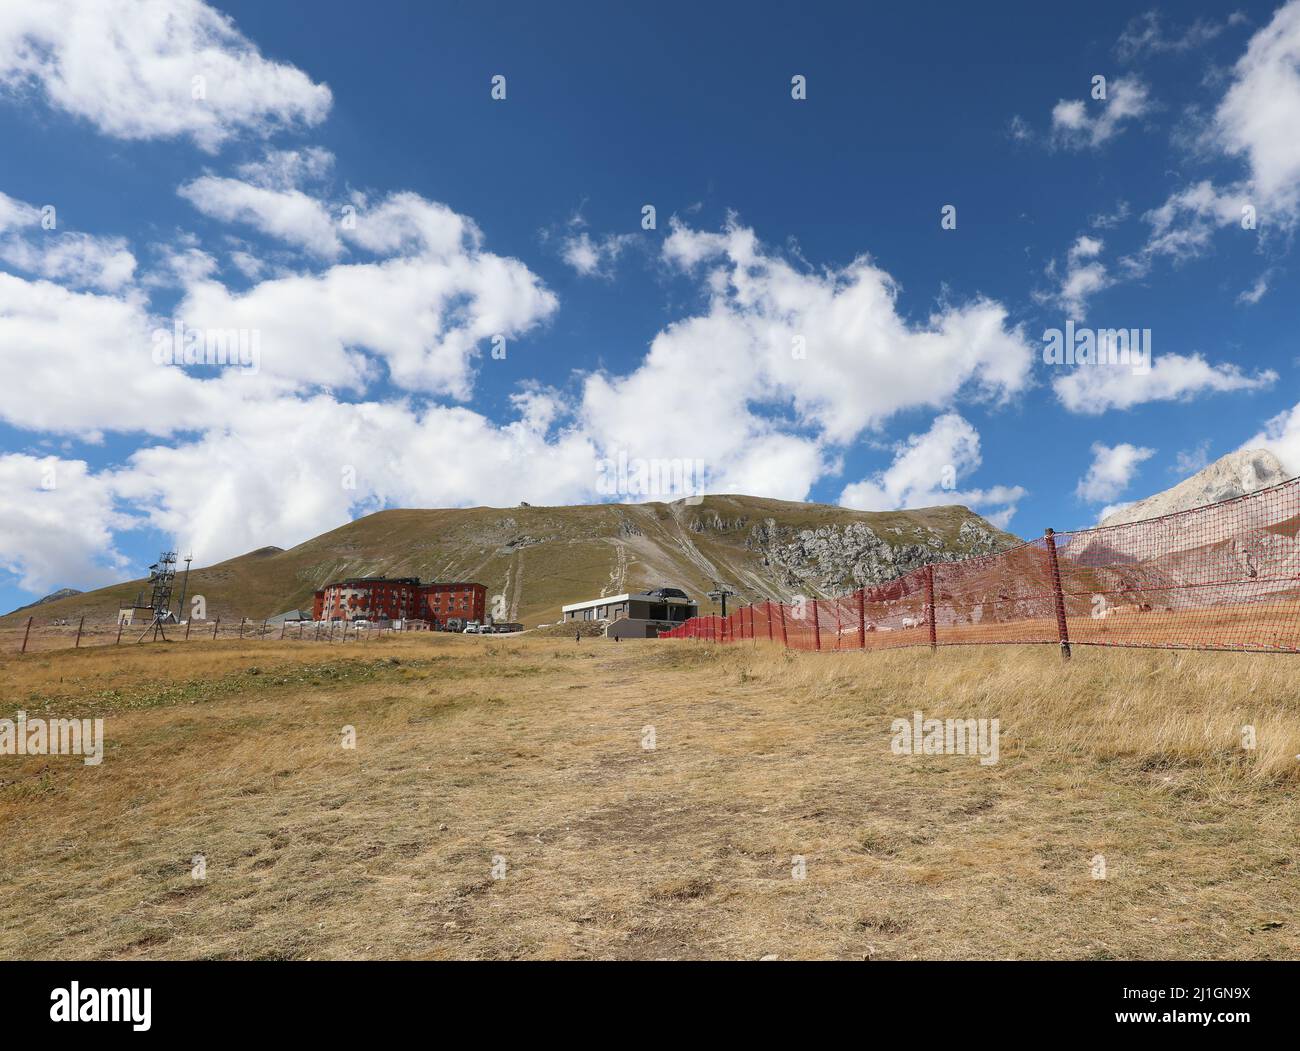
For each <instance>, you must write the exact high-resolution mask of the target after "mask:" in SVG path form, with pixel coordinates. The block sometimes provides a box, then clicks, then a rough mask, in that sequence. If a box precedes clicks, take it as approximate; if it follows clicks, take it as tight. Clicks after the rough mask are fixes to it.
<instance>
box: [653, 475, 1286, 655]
mask: <svg viewBox="0 0 1300 1051" xmlns="http://www.w3.org/2000/svg"><path fill="white" fill-rule="evenodd" d="M1298 533H1300V478H1293V479H1291V480H1290V481H1287V482H1282V483H1281V484H1279V485H1275V486H1272V487H1271V488H1268V489H1263V490H1260V491H1259V492H1257V493H1251V494H1250V495H1248V496H1242V497H1238V498H1236V499H1233V500H1225V501H1222V502H1220V503H1217V504H1209V505H1207V506H1205V507H1198V508H1194V509H1192V510H1189V511H1179V512H1177V513H1175V514H1171V515H1165V516H1163V517H1161V518H1152V519H1147V520H1146V521H1141V522H1131V523H1127V524H1124V525H1115V526H1098V527H1097V528H1095V529H1082V530H1077V531H1074V532H1067V533H1055V532H1053V531H1052V530H1050V529H1049V530H1048V531H1047V532H1046V533H1045V534H1044V535H1043V536H1042V537H1041V538H1039V539H1037V540H1032V541H1029V542H1028V543H1024V544H1020V545H1018V546H1016V547H1013V548H1010V549H1009V550H1006V551H1002V552H999V553H998V554H995V555H983V556H980V557H977V558H969V559H964V560H962V561H960V562H936V563H933V564H931V565H927V566H922V567H921V568H920V569H917V570H914V571H913V572H911V573H908V574H907V575H906V576H902V577H899V578H898V579H896V580H891V581H889V582H888V583H885V584H880V585H877V586H874V587H866V588H860V589H859V590H857V591H854V592H852V593H850V594H848V595H843V596H838V597H829V598H812V597H806V598H805V597H803V596H795V597H794V598H793V599H792V600H791V601H789V602H784V603H776V602H773V601H770V600H763V601H761V602H758V603H756V604H754V605H752V606H746V607H743V608H741V609H740V610H737V611H735V612H733V613H731V614H730V615H729V616H728V617H727V618H725V619H723V618H721V617H715V616H706V617H695V618H693V619H691V620H688V621H687V622H686V623H684V624H682V625H681V626H680V627H677V628H674V629H673V630H672V631H668V632H664V633H662V634H661V635H660V636H659V637H660V638H679V639H707V640H709V641H717V642H733V641H741V640H746V641H747V640H750V639H753V640H771V641H773V642H780V643H783V644H784V645H785V646H787V647H789V648H791V649H807V650H841V649H888V648H895V647H900V646H926V645H928V646H931V647H936V646H956V645H969V644H989V643H1043V644H1051V645H1059V646H1060V647H1061V651H1062V653H1063V654H1064V655H1065V656H1067V657H1068V656H1069V654H1070V647H1071V646H1140V647H1161V648H1171V649H1225V650H1244V651H1252V652H1268V653H1297V652H1300V536H1298Z"/></svg>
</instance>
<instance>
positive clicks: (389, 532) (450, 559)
mask: <svg viewBox="0 0 1300 1051" xmlns="http://www.w3.org/2000/svg"><path fill="white" fill-rule="evenodd" d="M855 524H856V525H859V526H866V527H868V528H869V529H870V530H871V531H872V533H874V534H875V535H876V536H877V537H879V538H880V540H881V541H883V542H885V543H887V544H889V545H891V546H894V547H896V548H898V549H900V550H901V549H904V548H907V547H908V546H909V545H910V546H911V547H912V548H922V549H924V550H923V556H924V558H925V560H927V561H928V560H930V557H940V556H944V557H955V556H957V555H961V554H965V553H968V552H969V551H970V550H972V539H971V538H972V536H973V535H976V534H978V536H980V537H982V538H986V539H985V540H984V541H983V542H985V543H986V544H989V543H991V544H992V545H994V546H1006V545H1008V544H1012V543H1015V542H1016V541H1015V538H1014V537H1012V536H1010V535H1009V534H1007V533H1004V532H1002V531H1001V530H998V529H995V528H994V527H993V526H991V525H989V523H987V522H986V521H984V519H982V518H980V517H979V516H978V515H976V514H974V513H973V512H971V511H969V510H967V509H966V508H964V507H957V506H951V507H931V508H925V509H922V510H916V511H898V512H863V511H851V510H848V509H846V508H842V507H833V506H829V505H825V504H806V503H794V502H789V501H784V500H767V499H761V498H757V497H750V496H708V497H704V498H703V499H702V501H701V502H700V503H699V504H696V505H688V504H685V503H682V502H678V503H671V504H665V503H648V504H598V505H593V506H575V507H512V508H493V507H472V508H456V509H443V510H392V511H380V512H378V513H377V514H373V515H369V516H367V517H365V518H361V519H358V520H356V521H354V522H349V523H348V524H347V525H345V526H341V527H340V528H338V529H335V530H332V531H331V532H328V533H325V534H323V535H321V536H318V537H316V538H315V539H313V540H309V541H307V542H306V543H303V544H299V545H298V546H297V547H294V548H291V549H290V550H287V551H283V550H280V549H279V548H273V547H268V548H263V549H261V550H259V551H254V552H251V553H249V554H246V555H241V556H240V557H238V558H233V559H230V560H229V561H227V562H222V563H220V564H218V565H215V566H211V567H208V568H203V569H196V570H194V571H193V572H192V573H191V575H190V583H189V594H190V595H202V596H203V597H204V598H205V599H206V601H207V605H208V617H209V619H211V618H213V617H217V616H220V617H222V618H224V619H227V620H230V619H235V618H239V617H249V618H253V619H261V618H263V617H268V616H274V615H275V614H277V613H282V612H284V611H286V610H289V609H294V608H310V606H311V598H312V592H313V591H314V590H315V589H316V588H318V587H320V586H321V585H323V584H325V583H327V582H329V581H331V580H336V579H339V578H341V577H346V576H370V575H379V574H383V575H387V576H419V577H421V578H423V579H425V580H432V579H437V580H472V581H477V582H479V583H482V584H484V585H485V586H486V587H487V589H488V594H489V596H494V595H503V596H505V604H506V612H507V615H508V616H507V619H509V620H520V621H523V622H524V623H525V624H527V625H528V626H530V627H532V626H534V625H535V624H538V623H543V622H551V621H554V620H557V619H558V618H559V616H560V607H561V606H562V605H563V604H565V603H568V602H577V601H582V600H583V599H588V598H596V597H599V596H601V595H606V594H617V593H619V592H621V591H625V590H633V589H637V588H641V587H652V586H658V585H661V584H670V585H673V586H676V587H681V588H684V589H685V590H686V591H687V592H688V593H689V594H691V595H692V596H693V597H695V598H697V599H701V598H702V597H703V595H704V592H705V591H707V590H708V589H709V587H710V581H711V580H713V579H722V580H725V581H727V582H728V583H730V584H731V585H732V586H733V587H734V588H735V589H736V591H737V592H738V593H739V595H740V599H741V600H742V601H750V600H755V599H762V598H778V597H779V598H788V597H789V596H790V594H791V593H793V592H795V591H800V592H803V593H808V594H814V595H825V594H829V593H830V591H832V590H834V589H837V588H852V587H855V586H857V584H858V583H861V581H855V580H854V579H852V576H851V573H849V572H848V570H847V569H846V568H845V566H844V565H843V564H842V563H843V559H842V558H841V559H840V560H839V561H838V562H836V561H835V560H832V561H831V562H829V563H827V564H825V565H822V566H815V565H811V564H809V565H808V566H806V567H804V568H803V569H802V570H800V569H799V567H798V565H797V564H796V566H795V569H794V570H792V569H791V567H790V566H788V565H785V566H783V565H780V564H777V563H775V562H773V561H772V559H771V558H770V557H769V556H770V555H771V544H772V543H775V544H777V545H778V547H779V546H781V545H782V544H788V543H790V542H791V541H792V540H797V535H798V533H799V532H800V531H805V530H807V531H813V532H816V531H818V530H822V531H826V532H827V533H828V534H829V535H832V539H833V540H834V538H835V537H838V536H841V535H843V531H844V530H845V529H847V528H849V527H852V526H854V525H855ZM963 525H965V526H966V529H967V531H966V533H965V534H963V533H962V527H963ZM972 531H974V532H972ZM765 543H767V544H768V547H767V549H765V548H764V544H765ZM841 546H842V545H841ZM199 554H200V556H201V554H202V553H201V552H199ZM789 557H790V558H792V559H794V561H795V562H796V563H798V562H799V559H800V555H799V553H798V552H797V551H796V552H795V553H794V554H793V555H790V556H789ZM887 570H888V567H886V568H885V571H886V575H893V574H892V573H888V572H887ZM142 587H144V585H143V583H142V582H141V581H139V580H136V581H130V582H127V583H124V584H119V585H114V586H112V587H108V588H102V589H100V590H98V591H90V592H86V593H84V594H78V595H73V596H70V597H68V598H64V599H59V600H57V601H53V602H48V603H45V604H43V605H41V606H40V607H38V608H37V610H35V611H31V610H29V611H28V612H27V613H15V614H10V615H9V617H7V618H0V624H3V623H5V622H8V624H9V625H10V626H12V625H13V624H15V623H16V622H17V621H19V620H25V619H26V616H27V615H28V614H29V613H32V612H35V613H37V614H38V619H42V620H43V619H46V618H51V619H52V618H60V617H62V618H68V619H69V620H71V621H73V623H74V624H75V622H76V620H77V618H79V617H80V616H82V615H86V616H88V617H89V618H90V619H91V620H95V621H98V622H101V623H102V622H104V621H106V620H109V619H112V618H113V617H115V615H116V610H117V609H118V607H119V605H121V604H123V603H130V602H132V601H133V600H134V599H135V597H136V595H137V593H138V592H139V591H140V590H141V588H142ZM179 587H180V581H179V578H178V581H177V588H178V594H179ZM146 597H147V591H146Z"/></svg>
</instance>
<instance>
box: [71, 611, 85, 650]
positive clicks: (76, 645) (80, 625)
mask: <svg viewBox="0 0 1300 1051" xmlns="http://www.w3.org/2000/svg"><path fill="white" fill-rule="evenodd" d="M85 626H86V618H85V617H82V618H81V621H80V622H79V623H78V624H77V641H76V642H74V643H73V644H72V648H73V649H74V650H79V649H81V629H82V628H84V627H85Z"/></svg>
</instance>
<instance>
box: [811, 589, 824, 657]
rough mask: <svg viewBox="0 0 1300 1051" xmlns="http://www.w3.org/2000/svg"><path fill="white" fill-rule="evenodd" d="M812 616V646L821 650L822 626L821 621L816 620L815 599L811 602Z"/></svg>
mask: <svg viewBox="0 0 1300 1051" xmlns="http://www.w3.org/2000/svg"><path fill="white" fill-rule="evenodd" d="M812 614H813V644H814V646H815V647H816V648H817V649H821V648H822V625H821V621H820V620H818V618H817V600H816V599H813V600H812Z"/></svg>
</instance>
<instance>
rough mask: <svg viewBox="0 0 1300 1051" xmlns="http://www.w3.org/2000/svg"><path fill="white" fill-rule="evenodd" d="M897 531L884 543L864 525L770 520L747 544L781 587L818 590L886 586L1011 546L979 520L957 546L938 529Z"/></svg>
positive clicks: (968, 523) (964, 526) (960, 535)
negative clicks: (794, 524) (933, 566)
mask: <svg viewBox="0 0 1300 1051" xmlns="http://www.w3.org/2000/svg"><path fill="white" fill-rule="evenodd" d="M894 532H896V533H897V534H898V535H899V539H897V540H886V539H885V538H884V537H882V536H880V535H879V534H878V533H877V532H876V531H875V530H874V529H872V528H871V527H870V526H868V525H866V524H865V523H863V522H851V523H849V524H848V525H846V526H823V527H820V528H817V529H792V528H790V527H788V526H778V525H777V523H776V521H775V520H774V519H771V518H769V519H767V520H766V521H764V522H762V523H761V524H758V525H755V526H754V527H753V528H752V529H751V530H750V534H749V537H748V538H747V539H746V542H745V546H746V547H747V548H750V549H751V550H756V551H759V552H761V553H762V556H763V564H764V565H765V566H767V567H769V569H770V570H771V571H772V573H773V575H774V576H775V577H776V578H777V580H778V581H779V582H780V583H781V584H783V585H785V586H787V587H794V586H798V585H800V584H803V585H810V586H812V587H813V588H814V589H816V590H819V591H830V590H834V589H838V588H845V587H849V588H857V587H862V586H864V585H872V584H882V583H884V582H885V581H888V580H893V579H895V578H896V577H900V576H903V575H904V574H907V573H910V572H911V571H912V570H914V569H919V568H920V567H921V566H924V565H928V564H929V563H931V562H956V561H958V560H960V559H963V558H969V557H970V556H971V555H982V554H988V553H990V552H993V551H1000V550H1003V549H1004V548H1005V547H1007V546H1008V542H1007V540H1006V539H1005V538H1002V537H999V536H997V535H995V534H994V533H991V532H990V531H989V530H988V529H987V528H985V527H984V526H983V525H982V524H981V523H980V522H979V521H977V520H975V519H968V520H967V521H965V522H963V523H962V525H961V528H960V530H959V531H958V545H957V547H955V548H954V547H950V546H948V545H947V544H946V543H945V541H944V538H943V535H942V534H940V533H939V532H937V531H936V530H934V529H927V528H922V527H920V526H917V527H914V528H913V529H911V530H910V531H909V530H900V529H895V530H894Z"/></svg>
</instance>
